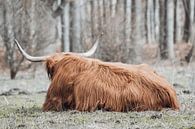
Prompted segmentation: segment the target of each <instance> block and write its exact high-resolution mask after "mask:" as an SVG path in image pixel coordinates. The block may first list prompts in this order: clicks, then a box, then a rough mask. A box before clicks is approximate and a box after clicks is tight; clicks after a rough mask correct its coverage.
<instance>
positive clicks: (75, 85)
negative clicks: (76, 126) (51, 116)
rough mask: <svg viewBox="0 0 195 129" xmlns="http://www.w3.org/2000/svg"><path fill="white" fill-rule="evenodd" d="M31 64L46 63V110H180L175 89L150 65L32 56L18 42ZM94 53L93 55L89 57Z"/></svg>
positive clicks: (67, 56)
mask: <svg viewBox="0 0 195 129" xmlns="http://www.w3.org/2000/svg"><path fill="white" fill-rule="evenodd" d="M16 44H17V46H18V48H19V50H20V51H21V53H22V54H23V55H24V56H25V57H26V58H27V59H28V60H30V61H45V64H46V70H47V73H48V76H49V78H50V80H51V84H50V86H49V89H48V92H47V96H46V99H45V102H44V104H43V111H63V110H68V109H73V110H79V111H95V110H98V109H101V110H106V111H117V112H127V111H145V110H156V111H159V110H162V109H163V108H171V109H173V110H178V109H179V103H178V100H177V96H176V92H175V90H174V89H173V87H172V86H171V85H170V84H169V83H168V82H167V81H166V80H165V78H163V77H161V76H160V75H158V74H157V73H156V72H155V71H154V70H153V69H152V68H151V67H149V66H148V65H145V64H142V65H128V64H123V63H112V62H103V61H101V60H98V59H92V58H87V57H84V56H86V55H87V56H89V55H91V54H93V53H94V52H95V49H96V47H97V43H96V44H95V45H94V46H93V47H92V49H91V50H90V51H88V52H86V53H84V54H78V53H58V54H54V55H51V56H44V57H32V56H30V55H28V54H27V53H26V52H25V51H24V50H23V49H22V48H21V46H20V45H19V43H18V42H17V41H16ZM89 53H90V54H89Z"/></svg>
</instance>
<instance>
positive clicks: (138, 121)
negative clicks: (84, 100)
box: [0, 67, 195, 129]
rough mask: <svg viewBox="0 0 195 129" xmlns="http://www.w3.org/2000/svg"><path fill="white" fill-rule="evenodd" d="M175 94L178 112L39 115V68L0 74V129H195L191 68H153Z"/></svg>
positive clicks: (42, 85) (42, 91)
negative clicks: (10, 74) (172, 86)
mask: <svg viewBox="0 0 195 129" xmlns="http://www.w3.org/2000/svg"><path fill="white" fill-rule="evenodd" d="M155 69H156V70H157V71H158V73H160V74H162V75H164V76H165V77H166V78H167V79H168V80H169V82H170V83H172V84H173V85H174V87H175V89H176V91H177V95H178V99H179V101H180V104H181V110H180V111H172V110H170V109H164V110H163V111H160V112H154V111H146V112H128V113H119V112H104V111H95V112H78V111H75V110H73V111H63V112H42V111H41V107H42V104H43V102H44V99H45V95H46V90H47V88H48V85H49V80H48V79H47V75H46V72H45V71H44V68H43V67H42V68H41V70H39V72H37V73H35V78H33V75H32V73H31V71H28V72H20V73H19V74H18V76H17V78H16V80H10V79H9V76H8V75H7V72H5V73H3V72H1V75H0V129H15V128H21V129H54V128H55V129H143V128H144V129H145V128H146V129H147V128H149V129H151V128H153V129H157V128H162V129H166V128H167V129H170V128H171V129H172V128H173V129H174V128H177V129H195V83H194V82H195V76H194V75H195V74H194V72H193V71H194V70H193V68H191V67H185V68H182V67H167V68H162V67H156V68H155Z"/></svg>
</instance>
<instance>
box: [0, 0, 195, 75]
mask: <svg viewBox="0 0 195 129" xmlns="http://www.w3.org/2000/svg"><path fill="white" fill-rule="evenodd" d="M194 10H195V1H194V0H30V1H28V0H0V36H1V39H2V43H0V44H1V46H3V48H4V49H5V51H6V52H5V55H4V56H5V61H6V62H7V63H8V64H9V66H10V68H11V72H10V73H11V76H12V78H14V77H15V75H16V73H17V71H18V70H19V68H20V65H21V63H22V62H23V60H24V59H23V58H22V57H21V56H19V54H18V53H17V52H16V51H15V50H16V48H15V45H14V43H13V42H14V39H15V38H16V39H18V41H19V42H21V43H22V45H23V47H24V48H25V50H26V51H28V53H30V54H32V55H41V54H44V53H43V52H44V51H43V50H50V49H51V51H50V52H55V51H58V52H59V51H60V50H62V51H75V52H82V51H85V50H87V49H89V48H90V47H91V46H92V44H93V43H94V41H95V40H96V39H97V38H98V37H99V35H100V34H102V33H103V36H102V37H101V39H100V46H99V48H98V52H97V53H96V55H95V56H96V57H98V58H101V59H103V60H106V61H122V62H127V63H140V62H143V61H145V60H147V61H148V59H154V60H156V59H162V58H163V59H175V58H176V57H177V56H178V55H182V54H181V51H182V50H183V48H185V53H184V58H185V60H186V61H189V60H190V57H191V56H192V55H193V54H192V48H193V47H192V46H193V37H194V32H193V30H194V29H192V28H193V27H194V15H195V14H194ZM59 41H60V42H59ZM47 46H50V47H49V48H48V47H47ZM43 48H44V49H43Z"/></svg>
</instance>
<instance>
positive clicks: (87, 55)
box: [78, 33, 103, 57]
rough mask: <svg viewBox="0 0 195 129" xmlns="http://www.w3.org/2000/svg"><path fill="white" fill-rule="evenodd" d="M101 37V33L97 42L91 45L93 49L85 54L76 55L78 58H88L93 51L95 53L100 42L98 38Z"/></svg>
mask: <svg viewBox="0 0 195 129" xmlns="http://www.w3.org/2000/svg"><path fill="white" fill-rule="evenodd" d="M102 35H103V33H101V34H100V36H98V38H97V40H96V41H95V44H94V45H93V47H92V48H91V49H90V50H88V51H87V52H84V53H78V54H79V55H80V56H84V57H90V56H92V55H93V54H94V53H95V51H96V49H97V47H98V44H99V40H100V37H101V36H102Z"/></svg>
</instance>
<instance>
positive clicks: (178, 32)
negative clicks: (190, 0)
mask: <svg viewBox="0 0 195 129" xmlns="http://www.w3.org/2000/svg"><path fill="white" fill-rule="evenodd" d="M175 3H176V4H175V6H176V7H175V8H176V13H175V14H176V16H175V17H176V18H175V43H179V42H182V35H183V33H182V28H183V22H182V21H183V17H184V15H183V9H184V8H183V4H182V1H180V0H175Z"/></svg>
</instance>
